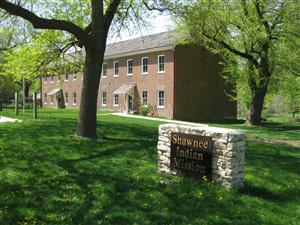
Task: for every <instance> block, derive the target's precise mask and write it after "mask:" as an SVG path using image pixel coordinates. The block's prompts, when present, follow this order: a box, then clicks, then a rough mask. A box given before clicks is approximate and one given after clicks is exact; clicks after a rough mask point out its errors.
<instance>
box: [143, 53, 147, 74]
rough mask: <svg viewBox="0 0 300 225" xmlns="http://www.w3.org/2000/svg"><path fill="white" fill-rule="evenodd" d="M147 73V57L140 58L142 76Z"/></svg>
mask: <svg viewBox="0 0 300 225" xmlns="http://www.w3.org/2000/svg"><path fill="white" fill-rule="evenodd" d="M147 73H148V57H143V58H142V74H147Z"/></svg>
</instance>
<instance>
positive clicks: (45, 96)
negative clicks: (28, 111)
mask: <svg viewBox="0 0 300 225" xmlns="http://www.w3.org/2000/svg"><path fill="white" fill-rule="evenodd" d="M44 104H45V105H47V94H44Z"/></svg>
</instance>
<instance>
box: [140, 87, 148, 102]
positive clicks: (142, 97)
mask: <svg viewBox="0 0 300 225" xmlns="http://www.w3.org/2000/svg"><path fill="white" fill-rule="evenodd" d="M144 91H145V92H147V104H148V91H147V90H142V96H141V99H142V104H144V96H143V92H144Z"/></svg>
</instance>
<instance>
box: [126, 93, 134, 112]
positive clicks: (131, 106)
mask: <svg viewBox="0 0 300 225" xmlns="http://www.w3.org/2000/svg"><path fill="white" fill-rule="evenodd" d="M132 111H133V103H132V96H131V95H128V98H127V113H131V112H132Z"/></svg>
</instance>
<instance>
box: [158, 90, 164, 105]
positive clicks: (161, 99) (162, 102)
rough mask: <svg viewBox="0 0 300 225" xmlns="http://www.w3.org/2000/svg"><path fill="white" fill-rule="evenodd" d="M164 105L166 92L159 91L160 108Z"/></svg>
mask: <svg viewBox="0 0 300 225" xmlns="http://www.w3.org/2000/svg"><path fill="white" fill-rule="evenodd" d="M164 107H165V92H164V91H158V108H164Z"/></svg>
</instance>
